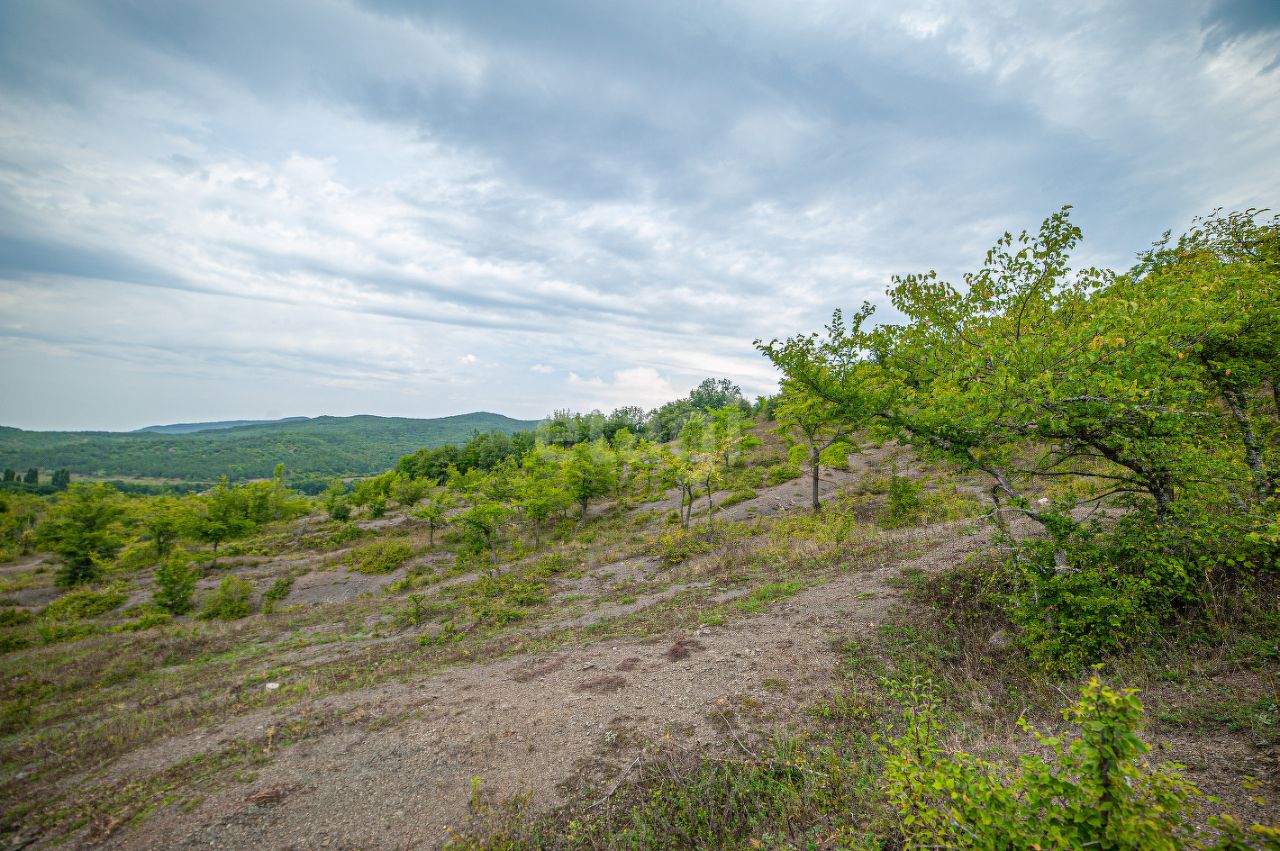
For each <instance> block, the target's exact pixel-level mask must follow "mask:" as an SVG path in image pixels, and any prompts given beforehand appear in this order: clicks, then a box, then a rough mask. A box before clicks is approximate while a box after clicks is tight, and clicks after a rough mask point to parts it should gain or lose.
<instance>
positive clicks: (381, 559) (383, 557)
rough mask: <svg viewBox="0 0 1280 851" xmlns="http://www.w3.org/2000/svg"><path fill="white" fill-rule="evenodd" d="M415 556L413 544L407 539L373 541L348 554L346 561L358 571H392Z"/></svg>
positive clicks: (375, 572) (371, 572) (378, 572)
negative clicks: (406, 540)
mask: <svg viewBox="0 0 1280 851" xmlns="http://www.w3.org/2000/svg"><path fill="white" fill-rule="evenodd" d="M411 558H413V546H412V545H410V544H409V543H407V542H405V541H396V540H381V541H373V542H371V543H368V544H365V545H364V546H363V547H358V548H357V549H354V550H352V551H351V552H350V553H348V554H347V557H346V558H345V559H344V561H345V562H346V563H347V564H348V565H350V569H351V570H354V571H355V572H356V573H369V574H380V573H390V572H391V571H393V570H395V569H396V568H397V567H399V566H400V565H402V564H404V563H405V562H406V561H408V560H409V559H411Z"/></svg>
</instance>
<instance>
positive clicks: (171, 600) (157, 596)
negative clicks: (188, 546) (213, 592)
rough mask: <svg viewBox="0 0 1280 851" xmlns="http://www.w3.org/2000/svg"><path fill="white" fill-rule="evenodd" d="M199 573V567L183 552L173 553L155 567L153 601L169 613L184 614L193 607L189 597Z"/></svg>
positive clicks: (193, 591) (193, 592) (198, 579)
mask: <svg viewBox="0 0 1280 851" xmlns="http://www.w3.org/2000/svg"><path fill="white" fill-rule="evenodd" d="M200 575H201V574H200V569H199V568H198V567H196V566H195V565H194V564H192V563H191V562H190V560H189V559H188V558H187V557H186V556H185V555H184V554H182V553H176V554H174V555H173V556H172V557H171V558H168V559H166V560H164V561H162V562H161V563H160V565H159V566H158V567H157V568H156V571H155V582H156V589H155V591H154V592H153V594H152V595H151V597H152V600H153V602H155V604H156V605H157V606H159V607H160V608H162V609H164V610H165V611H166V612H168V613H169V614H171V615H185V614H186V613H187V612H189V611H191V609H192V608H193V604H192V602H191V598H192V595H193V594H195V590H196V583H198V582H199V581H200Z"/></svg>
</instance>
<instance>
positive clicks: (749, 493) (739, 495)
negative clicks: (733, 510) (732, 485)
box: [716, 488, 759, 509]
mask: <svg viewBox="0 0 1280 851" xmlns="http://www.w3.org/2000/svg"><path fill="white" fill-rule="evenodd" d="M757 496H759V494H757V493H756V492H755V491H754V490H753V489H752V488H740V489H739V490H736V491H734V492H733V493H731V494H729V495H728V496H726V497H725V498H724V499H722V500H720V504H719V505H717V506H716V508H717V509H722V508H728V507H729V506H731V505H737V504H738V503H740V502H746V501H747V500H749V499H755V498H756V497H757Z"/></svg>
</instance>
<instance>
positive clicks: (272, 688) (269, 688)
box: [267, 683, 280, 691]
mask: <svg viewBox="0 0 1280 851" xmlns="http://www.w3.org/2000/svg"><path fill="white" fill-rule="evenodd" d="M278 688H280V684H279V683H267V691H275V690H276V689H278Z"/></svg>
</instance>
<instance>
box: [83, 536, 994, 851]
mask: <svg viewBox="0 0 1280 851" xmlns="http://www.w3.org/2000/svg"><path fill="white" fill-rule="evenodd" d="M926 534H928V533H926ZM933 534H938V535H945V536H947V537H946V539H945V540H944V541H943V542H942V543H941V544H940V546H939V547H938V548H936V549H934V550H933V551H932V552H930V553H929V554H928V555H927V556H924V557H922V558H919V559H915V560H914V561H911V562H897V563H884V564H880V565H878V566H876V567H874V568H871V569H861V570H853V571H850V572H848V573H844V574H840V575H837V576H836V577H835V578H834V579H832V580H830V581H828V582H826V583H825V584H822V585H819V586H816V587H812V588H809V589H807V590H804V591H802V592H800V593H799V594H797V595H796V596H794V597H792V598H791V599H789V600H787V601H784V602H780V603H778V604H775V605H774V607H773V608H772V609H771V610H769V611H768V612H766V613H765V614H763V615H760V616H757V617H753V618H749V619H746V620H740V621H736V622H733V623H730V624H727V625H725V626H722V627H703V628H701V629H699V630H697V632H696V633H694V634H691V635H675V634H672V635H664V636H661V637H659V638H652V639H648V640H643V641H616V640H605V641H602V642H600V643H598V644H595V645H591V646H587V647H580V648H575V649H573V650H570V651H565V652H561V653H555V654H551V655H547V656H528V655H525V656H518V657H514V658H511V659H506V660H503V661H501V662H497V663H493V664H484V665H475V666H471V667H465V668H458V669H454V670H451V671H447V672H444V673H441V674H438V675H436V676H432V677H425V678H422V679H420V680H416V681H412V682H405V683H389V684H383V685H381V686H378V687H375V688H372V689H367V690H364V691H360V692H354V693H350V694H345V695H340V696H337V697H334V698H329V699H326V700H322V701H318V702H317V705H316V706H315V707H314V709H315V710H316V711H322V710H324V709H326V708H328V709H341V710H342V711H343V712H344V715H343V717H342V721H341V723H339V724H336V725H334V726H333V728H332V729H330V730H327V731H324V732H321V733H320V734H319V735H316V736H314V737H312V738H308V739H306V740H304V741H302V742H301V743H299V744H297V745H295V746H293V747H290V748H286V749H284V750H281V751H279V752H278V753H276V754H275V755H274V756H273V757H272V758H271V760H270V762H269V763H268V764H266V765H265V766H263V767H262V768H261V769H260V770H259V771H258V773H257V774H256V776H253V777H252V778H251V779H249V781H248V782H244V783H240V784H235V785H233V786H231V787H230V788H224V789H222V790H221V791H218V792H216V793H214V794H211V795H210V796H209V797H207V798H205V799H204V800H203V801H201V802H200V803H199V804H198V805H196V806H195V807H193V808H192V809H191V810H190V811H183V810H182V809H180V808H178V807H176V806H170V807H167V808H164V809H162V810H160V811H158V812H156V813H155V814H154V815H152V816H151V817H150V818H149V819H148V820H147V821H145V822H143V823H142V824H141V825H140V826H139V827H138V828H136V829H134V830H121V831H119V832H117V833H115V834H114V835H112V836H111V837H110V838H109V839H108V841H107V846H108V847H112V848H122V849H123V848H129V849H132V848H158V847H165V848H212V847H217V848H245V849H249V848H253V849H260V848H279V849H286V848H297V849H303V848H306V849H311V848H361V849H382V848H386V849H401V848H430V847H436V846H438V845H439V844H441V843H442V842H444V841H445V840H446V839H447V838H448V836H449V833H448V827H450V826H461V825H463V824H464V823H465V820H466V818H467V812H468V810H467V806H468V799H469V794H470V786H471V782H472V778H477V777H478V778H481V780H482V782H483V785H484V787H485V788H486V789H487V790H490V791H492V792H493V793H495V794H496V795H498V796H506V795H512V794H517V793H522V792H526V791H527V792H532V793H533V795H534V804H535V806H551V805H554V804H555V803H557V802H558V801H560V800H562V799H563V795H564V792H565V790H566V789H568V788H571V787H572V786H573V785H574V784H575V783H578V782H582V781H586V782H590V783H592V784H594V785H596V786H597V787H600V788H607V783H608V781H609V779H610V778H612V777H614V776H616V775H617V774H618V773H619V772H621V771H623V770H624V769H625V768H626V766H628V765H629V764H630V763H631V762H632V761H633V760H634V759H635V757H636V755H637V754H638V752H639V750H640V749H641V748H642V747H643V746H644V744H645V743H646V742H650V741H656V740H659V739H663V738H664V737H666V738H668V740H670V741H673V742H674V743H675V744H677V745H679V746H682V747H685V748H698V747H706V748H711V749H715V750H718V751H728V750H731V749H735V748H741V747H743V746H744V745H746V743H749V742H750V741H751V740H752V739H753V738H754V735H755V733H757V732H758V733H761V734H764V733H767V732H769V731H772V730H773V729H776V728H786V727H787V726H788V725H789V724H790V723H793V722H798V721H799V719H800V712H801V709H802V707H803V706H804V705H806V704H808V703H810V702H812V700H813V698H814V697H815V695H816V694H818V693H820V692H821V691H823V690H825V689H826V688H828V687H830V686H831V685H832V684H833V676H834V670H835V666H836V664H837V656H836V653H835V652H834V650H833V648H832V641H833V638H835V637H836V636H844V635H848V634H849V633H850V632H854V633H856V632H857V631H858V630H870V629H873V628H874V627H875V625H876V624H878V623H881V622H883V621H884V620H885V619H886V617H887V614H888V611H889V608H890V607H891V606H892V605H893V603H894V601H895V600H896V599H897V597H898V592H897V591H896V590H894V589H893V588H892V587H891V586H890V584H889V581H888V580H890V579H891V578H893V577H895V576H897V575H898V574H899V573H900V571H901V569H902V568H903V567H904V566H907V565H911V566H915V567H918V568H920V569H923V570H926V571H933V570H935V569H939V568H941V567H944V566H946V565H950V564H954V563H956V562H957V561H958V560H960V559H962V558H963V557H964V555H965V554H966V553H967V552H969V551H972V550H973V549H974V548H976V547H978V546H980V545H981V544H982V542H983V540H984V536H982V535H968V536H961V535H959V534H957V532H956V531H954V530H935V532H934V533H933ZM276 720H277V719H274V718H273V717H271V716H269V715H266V714H262V715H259V716H246V717H244V718H239V719H236V721H235V722H234V725H229V726H228V727H227V728H223V729H221V730H214V731H208V732H206V733H205V734H204V735H205V736H207V737H208V741H209V742H214V741H218V740H225V739H226V738H227V737H228V736H230V735H237V734H239V735H243V734H246V733H249V732H251V730H252V728H261V729H265V728H266V727H267V726H269V725H271V724H272V723H274V722H275V721H276ZM726 721H727V722H728V724H729V725H731V726H732V727H733V728H735V732H733V733H730V732H727V727H726ZM232 726H234V727H235V728H236V729H232V728H231V727H232ZM259 734H260V730H259ZM136 756H137V757H138V759H137V760H129V762H131V763H133V765H132V766H130V767H131V768H133V769H135V770H144V766H146V765H147V764H148V763H150V760H148V759H146V755H144V754H141V753H139V754H136ZM152 756H154V757H159V756H160V753H157V752H153V753H152ZM150 766H151V770H154V769H155V764H154V763H150ZM122 767H123V766H122Z"/></svg>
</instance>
